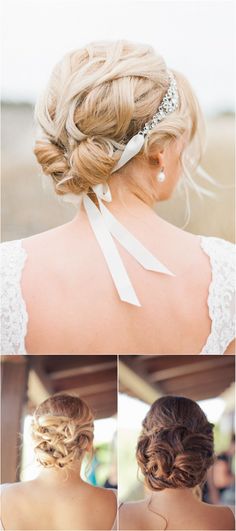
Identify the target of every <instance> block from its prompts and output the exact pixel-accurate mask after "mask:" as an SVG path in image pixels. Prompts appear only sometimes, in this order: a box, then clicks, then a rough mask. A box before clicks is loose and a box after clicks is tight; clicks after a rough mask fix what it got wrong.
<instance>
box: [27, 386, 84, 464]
mask: <svg viewBox="0 0 236 531" xmlns="http://www.w3.org/2000/svg"><path fill="white" fill-rule="evenodd" d="M93 420H94V418H93V415H92V412H91V410H90V408H89V407H88V405H87V404H86V402H84V401H83V400H81V399H80V398H79V397H76V396H70V395H54V396H52V397H50V398H48V399H47V400H45V401H44V402H43V403H42V404H41V405H40V406H39V407H38V408H37V409H36V411H35V413H34V416H33V420H32V439H33V442H34V450H35V454H36V458H37V461H38V462H39V463H40V464H41V465H42V466H44V467H55V468H63V467H67V466H69V465H71V464H73V462H74V461H76V460H77V461H78V460H81V459H82V457H83V455H84V453H85V452H86V451H89V450H91V447H92V442H93Z"/></svg>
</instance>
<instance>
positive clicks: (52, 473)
mask: <svg viewBox="0 0 236 531" xmlns="http://www.w3.org/2000/svg"><path fill="white" fill-rule="evenodd" d="M80 468H81V465H80V464H76V465H74V466H73V468H68V467H66V468H61V469H57V468H42V469H41V470H40V473H39V476H38V480H39V481H40V482H42V483H44V482H45V483H46V484H47V485H48V484H51V485H55V484H58V483H60V484H63V483H67V484H68V482H69V483H76V484H79V483H81V484H83V483H84V481H83V480H82V479H81V476H80Z"/></svg>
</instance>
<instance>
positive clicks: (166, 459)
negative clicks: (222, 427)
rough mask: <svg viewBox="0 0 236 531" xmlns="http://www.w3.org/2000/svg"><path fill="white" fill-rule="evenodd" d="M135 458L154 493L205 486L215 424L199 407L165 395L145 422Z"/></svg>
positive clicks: (157, 401)
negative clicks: (169, 489)
mask: <svg viewBox="0 0 236 531" xmlns="http://www.w3.org/2000/svg"><path fill="white" fill-rule="evenodd" d="M142 425H143V429H142V432H141V435H140V437H139V439H138V444H137V450H136V458H137V462H138V465H139V467H140V469H141V471H142V473H143V475H144V479H145V483H146V486H147V487H148V488H149V489H151V490H153V491H159V490H163V489H168V488H171V489H176V488H193V487H196V486H197V485H200V486H202V484H203V483H204V481H205V479H206V472H207V470H208V468H209V467H210V466H211V465H212V464H213V462H214V457H213V456H214V442H213V424H211V423H210V422H208V420H207V418H206V416H205V414H204V413H203V411H202V410H201V408H200V407H199V405H198V404H197V403H196V402H194V401H193V400H190V399H189V398H184V397H182V396H164V397H162V398H159V399H158V400H156V402H154V403H153V404H152V406H151V409H150V410H149V412H148V413H147V415H146V417H145V419H144V421H143V424H142Z"/></svg>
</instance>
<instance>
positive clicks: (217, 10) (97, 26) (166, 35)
mask: <svg viewBox="0 0 236 531" xmlns="http://www.w3.org/2000/svg"><path fill="white" fill-rule="evenodd" d="M233 5H234V3H233V1H231V0H221V1H216V0H194V1H192V0H160V1H159V0H154V1H149V0H141V1H139V0H120V1H117V0H109V1H100V0H93V1H90V0H85V1H81V0H4V1H3V17H2V20H3V24H2V50H3V53H2V69H3V76H2V77H3V82H2V99H6V100H19V101H31V102H34V101H35V99H36V98H37V96H38V95H39V94H40V93H41V91H42V90H43V88H44V86H45V84H46V82H47V80H48V77H49V75H50V72H51V70H52V68H53V66H54V64H55V63H56V62H57V61H58V60H60V58H61V57H62V56H63V55H64V54H65V53H66V52H68V51H69V50H72V49H75V48H79V47H82V46H84V45H85V44H86V43H88V42H91V41H95V40H116V39H128V40H132V41H135V42H145V43H148V44H150V45H152V46H153V47H154V48H155V49H156V50H157V51H158V52H159V53H161V54H162V55H163V56H164V58H165V60H166V62H167V64H168V66H169V67H172V68H176V69H177V70H180V71H182V72H183V73H184V74H185V75H186V76H187V77H188V78H189V80H190V82H191V84H192V85H193V87H194V88H195V91H196V93H197V95H198V97H199V99H200V102H201V105H202V107H203V109H204V111H205V112H206V113H207V114H209V115H210V114H214V113H219V112H224V111H229V110H232V109H233V105H234V86H233V85H234V72H233V64H234V60H233V49H234V46H233V32H234V25H233V20H234V16H233V10H234V8H233Z"/></svg>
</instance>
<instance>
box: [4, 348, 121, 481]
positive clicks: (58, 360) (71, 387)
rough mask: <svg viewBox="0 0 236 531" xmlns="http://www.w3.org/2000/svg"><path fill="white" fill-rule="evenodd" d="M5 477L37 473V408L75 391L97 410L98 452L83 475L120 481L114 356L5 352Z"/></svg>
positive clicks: (26, 477) (13, 478)
mask: <svg viewBox="0 0 236 531" xmlns="http://www.w3.org/2000/svg"><path fill="white" fill-rule="evenodd" d="M1 379H2V403H1V434H2V435H1V461H2V463H1V464H2V466H1V471H2V472H1V482H2V483H12V482H15V481H24V480H30V479H34V478H35V477H37V475H38V473H39V471H40V467H39V465H37V464H36V462H35V458H34V451H33V446H32V441H31V436H30V424H31V419H32V414H33V412H34V410H35V408H36V407H37V406H38V405H39V404H40V403H41V402H42V401H43V400H45V399H46V398H48V397H49V396H50V395H52V394H54V393H58V392H68V393H73V394H76V395H77V396H80V397H81V398H82V399H84V400H85V401H86V402H87V403H88V405H89V406H90V407H91V408H92V410H93V412H94V415H95V424H94V426H95V431H94V449H95V452H94V457H93V461H92V463H91V465H90V467H89V468H88V467H87V468H88V471H87V470H86V463H84V464H83V469H82V475H83V477H84V478H87V481H89V482H90V483H91V484H93V485H100V486H105V487H110V488H111V487H112V488H116V487H117V459H116V455H117V449H116V444H117V442H116V440H117V435H116V430H117V428H116V425H117V421H116V412H117V358H116V356H2V358H1Z"/></svg>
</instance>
